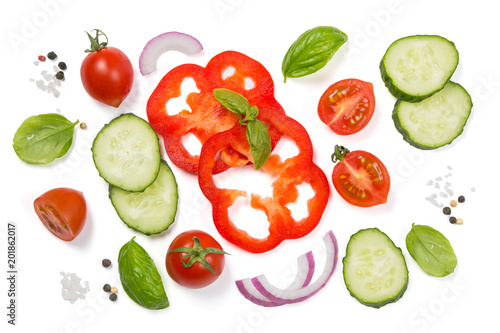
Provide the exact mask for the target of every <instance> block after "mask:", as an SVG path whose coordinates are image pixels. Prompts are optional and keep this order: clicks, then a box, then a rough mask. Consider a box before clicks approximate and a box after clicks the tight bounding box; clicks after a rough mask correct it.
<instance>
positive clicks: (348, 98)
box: [318, 79, 375, 135]
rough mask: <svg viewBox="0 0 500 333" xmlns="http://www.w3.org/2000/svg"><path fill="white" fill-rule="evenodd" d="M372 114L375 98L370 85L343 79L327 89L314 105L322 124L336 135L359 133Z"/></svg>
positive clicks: (355, 80)
mask: <svg viewBox="0 0 500 333" xmlns="http://www.w3.org/2000/svg"><path fill="white" fill-rule="evenodd" d="M374 111H375V95H374V93H373V85H372V84H371V83H370V82H365V81H361V80H358V79H346V80H342V81H339V82H336V83H334V84H332V85H331V86H329V87H328V88H327V89H326V91H325V92H324V93H323V95H322V96H321V98H320V100H319V104H318V115H319V118H320V119H321V121H322V122H324V123H325V124H326V125H328V126H329V127H330V128H331V130H332V131H333V132H335V133H337V134H340V135H349V134H354V133H357V132H359V131H361V130H362V129H363V128H364V127H365V126H366V125H367V124H368V123H369V122H370V119H371V118H372V116H373V112H374Z"/></svg>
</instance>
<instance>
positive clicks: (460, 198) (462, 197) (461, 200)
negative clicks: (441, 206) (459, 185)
mask: <svg viewBox="0 0 500 333" xmlns="http://www.w3.org/2000/svg"><path fill="white" fill-rule="evenodd" d="M458 202H460V203H464V202H465V197H464V196H463V195H461V196H459V197H458Z"/></svg>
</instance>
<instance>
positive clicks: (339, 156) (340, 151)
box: [332, 145, 350, 163]
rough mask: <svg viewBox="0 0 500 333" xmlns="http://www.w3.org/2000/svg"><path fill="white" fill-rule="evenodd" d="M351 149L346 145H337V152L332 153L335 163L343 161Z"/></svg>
mask: <svg viewBox="0 0 500 333" xmlns="http://www.w3.org/2000/svg"><path fill="white" fill-rule="evenodd" d="M349 153H350V151H349V149H347V148H346V147H344V146H339V145H335V152H334V153H333V154H332V161H333V163H337V162H338V161H340V162H342V161H343V160H344V158H345V157H346V155H347V154H349Z"/></svg>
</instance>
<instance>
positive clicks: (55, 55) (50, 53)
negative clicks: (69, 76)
mask: <svg viewBox="0 0 500 333" xmlns="http://www.w3.org/2000/svg"><path fill="white" fill-rule="evenodd" d="M47 58H49V59H50V60H54V59H55V58H57V54H55V53H54V52H53V51H51V52H49V53H48V54H47Z"/></svg>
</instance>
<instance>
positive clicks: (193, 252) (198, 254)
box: [168, 236, 229, 275]
mask: <svg viewBox="0 0 500 333" xmlns="http://www.w3.org/2000/svg"><path fill="white" fill-rule="evenodd" d="M193 242H194V243H193V247H178V248H176V249H173V250H170V251H169V252H168V253H170V252H178V253H179V254H180V257H181V263H182V265H183V266H184V267H185V268H189V267H191V266H193V265H194V263H195V262H199V263H200V264H202V265H203V267H205V268H206V269H208V270H209V271H210V272H211V273H213V274H214V275H217V274H216V273H215V271H214V270H213V268H212V266H210V263H209V262H208V261H207V259H206V258H205V256H206V255H207V254H210V253H218V254H229V253H227V252H224V251H223V250H221V249H217V248H214V247H206V248H203V247H201V243H200V240H199V239H198V237H196V236H194V237H193ZM183 253H185V254H184V255H182V254H183ZM188 258H189V260H188V262H187V263H186V262H184V259H188Z"/></svg>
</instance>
